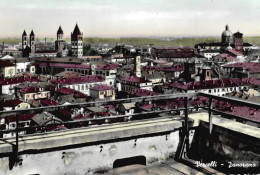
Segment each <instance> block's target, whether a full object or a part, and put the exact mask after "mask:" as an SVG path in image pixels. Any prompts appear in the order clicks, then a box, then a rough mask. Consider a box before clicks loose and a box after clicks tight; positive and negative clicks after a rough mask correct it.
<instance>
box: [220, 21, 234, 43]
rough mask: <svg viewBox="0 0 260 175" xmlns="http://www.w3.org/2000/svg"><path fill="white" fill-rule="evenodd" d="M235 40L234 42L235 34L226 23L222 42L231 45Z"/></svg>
mask: <svg viewBox="0 0 260 175" xmlns="http://www.w3.org/2000/svg"><path fill="white" fill-rule="evenodd" d="M233 42H234V40H233V34H232V32H231V31H230V30H229V26H228V25H226V30H224V31H223V33H222V35H221V43H222V44H224V45H231V44H233Z"/></svg>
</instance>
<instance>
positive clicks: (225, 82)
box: [169, 78, 258, 90]
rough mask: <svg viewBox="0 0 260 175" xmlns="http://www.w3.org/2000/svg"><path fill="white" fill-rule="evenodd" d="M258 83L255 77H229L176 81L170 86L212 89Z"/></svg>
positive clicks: (189, 88)
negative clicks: (203, 80) (187, 81)
mask: <svg viewBox="0 0 260 175" xmlns="http://www.w3.org/2000/svg"><path fill="white" fill-rule="evenodd" d="M256 83H258V81H257V80H256V79H253V78H243V79H239V78H228V79H220V80H208V81H205V82H201V81H196V82H189V83H186V84H184V83H181V82H174V83H172V84H170V85H169V86H170V87H175V88H179V89H184V90H197V89H210V88H219V87H236V86H243V85H253V84H256Z"/></svg>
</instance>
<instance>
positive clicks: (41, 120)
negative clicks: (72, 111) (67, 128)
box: [31, 112, 63, 132]
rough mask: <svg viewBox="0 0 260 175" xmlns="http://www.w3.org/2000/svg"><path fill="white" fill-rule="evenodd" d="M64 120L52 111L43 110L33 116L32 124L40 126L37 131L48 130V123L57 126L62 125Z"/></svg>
mask: <svg viewBox="0 0 260 175" xmlns="http://www.w3.org/2000/svg"><path fill="white" fill-rule="evenodd" d="M62 123H63V121H62V120H61V119H59V118H57V117H55V116H54V115H52V114H51V113H48V112H43V113H41V114H36V115H35V116H34V117H33V118H32V122H31V125H32V126H39V128H37V129H36V130H35V131H36V132H37V131H45V132H46V131H47V128H46V127H47V125H51V126H55V125H62Z"/></svg>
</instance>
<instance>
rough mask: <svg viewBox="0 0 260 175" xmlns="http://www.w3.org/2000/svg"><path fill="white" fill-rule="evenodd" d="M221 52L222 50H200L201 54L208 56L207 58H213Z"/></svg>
mask: <svg viewBox="0 0 260 175" xmlns="http://www.w3.org/2000/svg"><path fill="white" fill-rule="evenodd" d="M219 54H220V50H203V51H201V52H200V55H202V56H204V57H205V58H207V60H211V58H212V57H214V56H216V55H219Z"/></svg>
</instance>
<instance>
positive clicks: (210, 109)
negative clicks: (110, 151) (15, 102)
mask: <svg viewBox="0 0 260 175" xmlns="http://www.w3.org/2000/svg"><path fill="white" fill-rule="evenodd" d="M195 95H197V96H203V97H207V98H208V106H199V107H190V106H189V105H188V101H189V98H191V97H194V96H195ZM174 98H183V100H184V107H178V108H172V109H167V110H158V111H157V110H155V111H151V112H142V113H134V114H128V115H115V116H104V117H96V118H87V119H80V120H74V121H66V122H60V123H58V124H57V123H54V124H48V125H44V126H30V127H24V128H20V127H19V118H18V115H19V114H26V113H42V112H50V111H57V110H60V109H73V108H85V107H91V106H98V107H99V106H101V105H113V104H120V103H129V102H144V103H145V102H152V103H153V102H155V101H157V100H167V99H174ZM214 100H220V101H225V102H230V103H235V104H237V105H244V106H250V107H252V108H256V109H259V108H260V104H259V103H254V102H248V101H244V100H240V99H236V98H232V97H220V96H216V95H211V94H206V93H192V94H187V93H178V94H167V95H158V96H145V97H137V98H127V99H118V100H109V101H97V102H86V103H76V104H68V105H57V106H48V107H38V108H31V109H20V110H12V111H0V116H8V115H16V128H15V129H8V130H0V134H1V133H10V132H15V133H16V137H15V138H16V144H15V147H14V150H13V151H14V155H15V157H16V161H19V149H18V148H19V132H21V131H29V130H32V129H38V128H42V127H48V126H57V125H74V124H80V123H89V122H92V123H95V122H98V121H101V120H103V121H106V122H103V123H110V121H111V120H113V119H122V118H123V119H124V120H123V121H127V120H126V119H127V118H129V117H136V116H151V115H152V114H153V115H154V114H160V113H169V112H173V111H180V110H182V111H184V116H185V118H184V126H183V127H182V131H183V136H184V137H183V138H182V143H181V151H180V154H179V155H178V158H179V159H182V158H183V155H184V154H183V153H184V149H185V148H186V152H188V150H189V131H190V130H192V128H190V127H189V120H188V114H189V110H193V109H196V108H202V109H205V110H207V111H208V114H209V133H210V134H211V133H212V126H213V115H212V114H213V113H214V114H221V115H225V116H229V117H232V118H235V119H238V120H244V121H252V122H255V123H257V124H260V122H259V121H254V120H250V119H246V118H243V117H239V116H235V115H232V114H228V113H226V112H223V111H219V110H216V109H214V108H213V107H214V106H213V104H214V103H213V101H214ZM148 118H149V117H148ZM111 123H113V122H111Z"/></svg>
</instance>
